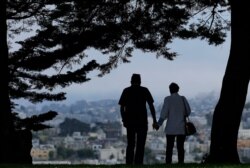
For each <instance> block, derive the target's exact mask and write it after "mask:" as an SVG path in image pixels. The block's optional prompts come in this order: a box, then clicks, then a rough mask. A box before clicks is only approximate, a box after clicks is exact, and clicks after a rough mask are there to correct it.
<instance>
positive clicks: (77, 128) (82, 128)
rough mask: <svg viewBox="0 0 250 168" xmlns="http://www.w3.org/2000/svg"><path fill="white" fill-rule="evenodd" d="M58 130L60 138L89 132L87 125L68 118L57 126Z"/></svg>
mask: <svg viewBox="0 0 250 168" xmlns="http://www.w3.org/2000/svg"><path fill="white" fill-rule="evenodd" d="M59 128H60V130H61V132H60V135H61V136H67V135H72V133H73V132H85V133H88V132H89V131H90V130H91V129H90V125H89V124H86V123H83V122H81V121H79V120H77V119H70V118H65V120H64V122H62V123H61V124H60V125H59Z"/></svg>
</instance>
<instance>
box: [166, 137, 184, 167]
mask: <svg viewBox="0 0 250 168" xmlns="http://www.w3.org/2000/svg"><path fill="white" fill-rule="evenodd" d="M175 138H176V140H177V152H178V163H184V153H185V151H184V142H185V139H186V135H166V140H167V147H166V163H168V164H169V163H172V155H173V147H174V142H175Z"/></svg>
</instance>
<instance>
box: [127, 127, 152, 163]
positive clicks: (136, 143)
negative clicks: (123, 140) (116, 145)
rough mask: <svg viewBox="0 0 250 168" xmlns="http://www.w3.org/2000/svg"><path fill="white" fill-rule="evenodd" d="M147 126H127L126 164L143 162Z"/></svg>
mask: <svg viewBox="0 0 250 168" xmlns="http://www.w3.org/2000/svg"><path fill="white" fill-rule="evenodd" d="M147 131H148V128H147V127H140V128H135V127H127V150H126V164H143V157H144V148H145V143H146V138H147Z"/></svg>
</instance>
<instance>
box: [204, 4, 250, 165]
mask: <svg viewBox="0 0 250 168" xmlns="http://www.w3.org/2000/svg"><path fill="white" fill-rule="evenodd" d="M229 4H230V7H231V49H230V54H229V59H228V63H227V67H226V71H225V75H224V77H223V82H222V88H221V94H220V98H219V101H218V103H217V105H216V108H215V110H214V115H213V123H212V130H211V146H210V155H209V157H208V162H215V163H218V162H222V163H240V160H239V156H238V152H237V138H238V130H239V125H240V121H241V116H242V111H243V108H244V104H245V102H246V96H247V89H248V84H249V78H250V66H249V54H248V51H247V48H248V43H247V42H242V39H244V38H246V37H250V34H249V30H248V29H249V28H248V25H247V24H246V19H247V13H248V8H247V7H246V4H245V2H244V1H243V0H238V1H234V0H230V1H229Z"/></svg>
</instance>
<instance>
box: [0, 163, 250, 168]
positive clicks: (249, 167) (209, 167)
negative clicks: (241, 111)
mask: <svg viewBox="0 0 250 168" xmlns="http://www.w3.org/2000/svg"><path fill="white" fill-rule="evenodd" d="M131 167H133V168H250V164H238V165H232V164H183V165H179V164H171V165H165V164H158V165H142V166H127V165H84V164H83V165H0V168H131Z"/></svg>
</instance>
